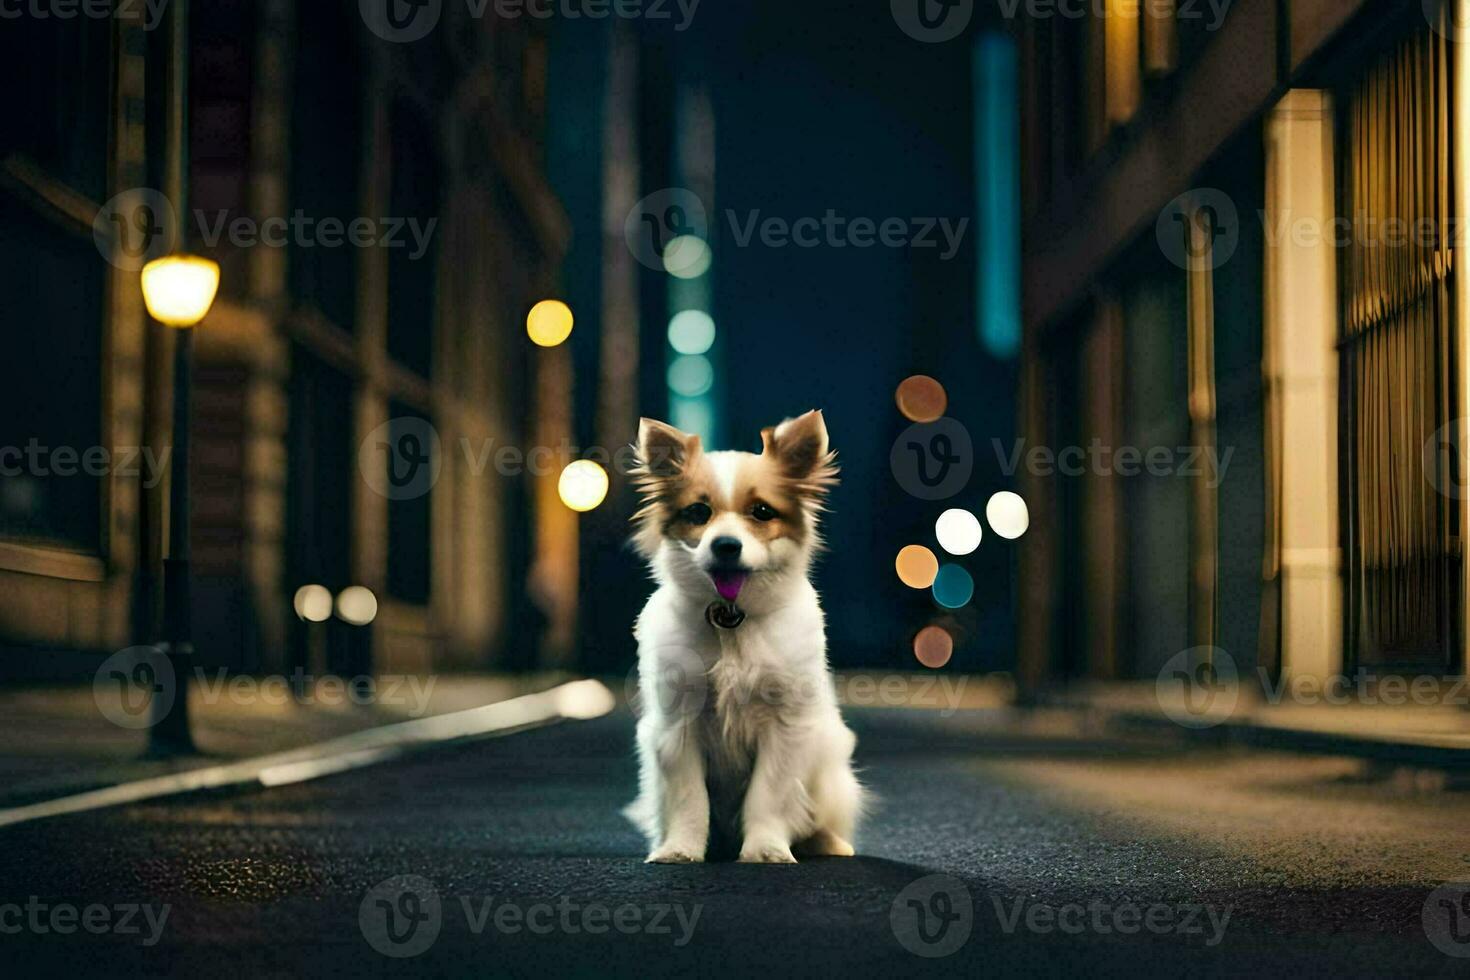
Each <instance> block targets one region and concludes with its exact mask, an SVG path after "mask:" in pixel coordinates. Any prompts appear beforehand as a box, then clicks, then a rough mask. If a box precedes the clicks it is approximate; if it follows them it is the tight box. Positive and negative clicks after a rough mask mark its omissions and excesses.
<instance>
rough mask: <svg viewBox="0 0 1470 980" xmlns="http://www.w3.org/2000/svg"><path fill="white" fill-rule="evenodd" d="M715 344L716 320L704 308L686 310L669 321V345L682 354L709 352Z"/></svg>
mask: <svg viewBox="0 0 1470 980" xmlns="http://www.w3.org/2000/svg"><path fill="white" fill-rule="evenodd" d="M714 345H715V321H714V318H713V317H711V316H710V315H709V314H708V313H706V312H704V311H703V310H684V311H683V312H682V313H676V314H674V318H673V319H672V320H670V321H669V346H670V347H672V348H674V350H676V351H678V352H679V353H680V354H708V353H709V349H710V348H711V347H713V346H714Z"/></svg>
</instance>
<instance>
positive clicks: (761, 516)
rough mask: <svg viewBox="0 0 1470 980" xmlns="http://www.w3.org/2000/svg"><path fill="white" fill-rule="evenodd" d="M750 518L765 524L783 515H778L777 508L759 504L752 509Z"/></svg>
mask: <svg viewBox="0 0 1470 980" xmlns="http://www.w3.org/2000/svg"><path fill="white" fill-rule="evenodd" d="M750 516H751V517H754V518H755V519H756V520H758V521H761V522H762V523H764V522H766V521H774V520H775V519H776V518H778V517H780V516H781V515H780V514H778V513H776V508H774V507H772V506H771V505H770V504H767V503H759V504H756V505H755V506H754V507H752V508H751V509H750Z"/></svg>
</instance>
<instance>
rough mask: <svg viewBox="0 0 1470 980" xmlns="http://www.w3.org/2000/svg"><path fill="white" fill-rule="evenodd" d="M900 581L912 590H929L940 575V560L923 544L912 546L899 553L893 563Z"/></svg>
mask: <svg viewBox="0 0 1470 980" xmlns="http://www.w3.org/2000/svg"><path fill="white" fill-rule="evenodd" d="M893 564H894V568H895V569H896V570H897V571H898V580H899V581H900V582H902V583H903V584H904V585H907V586H908V587H909V588H911V589H927V588H929V586H931V585H933V584H934V576H936V575H938V574H939V559H938V558H935V557H934V552H932V551H930V550H929V549H928V548H926V547H924V546H923V545H921V544H911V545H909V546H908V547H907V548H905V549H903V550H902V551H900V552H899V553H898V560H897V561H896V562H894V563H893Z"/></svg>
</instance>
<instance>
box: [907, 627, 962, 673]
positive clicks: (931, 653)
mask: <svg viewBox="0 0 1470 980" xmlns="http://www.w3.org/2000/svg"><path fill="white" fill-rule="evenodd" d="M914 656H915V657H916V658H918V661H919V663H921V664H923V665H924V666H925V667H928V668H929V669H931V670H938V669H939V668H940V667H943V666H944V665H945V664H947V663H949V658H950V657H952V656H954V638H953V637H952V636H950V635H949V633H948V632H947V631H946V630H945V629H944V628H943V627H940V626H925V627H924V628H923V629H921V630H919V635H918V636H915V637H914Z"/></svg>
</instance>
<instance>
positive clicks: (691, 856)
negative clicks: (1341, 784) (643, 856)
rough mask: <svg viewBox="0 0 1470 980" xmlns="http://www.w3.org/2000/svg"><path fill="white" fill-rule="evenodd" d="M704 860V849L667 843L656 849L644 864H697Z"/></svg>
mask: <svg viewBox="0 0 1470 980" xmlns="http://www.w3.org/2000/svg"><path fill="white" fill-rule="evenodd" d="M703 860H704V849H703V848H697V849H696V848H694V847H690V846H688V845H686V844H675V843H669V844H664V845H662V846H660V847H656V848H654V850H653V853H651V854H649V855H648V859H647V860H646V861H644V862H643V863H644V864H699V863H700V862H702V861H703Z"/></svg>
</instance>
